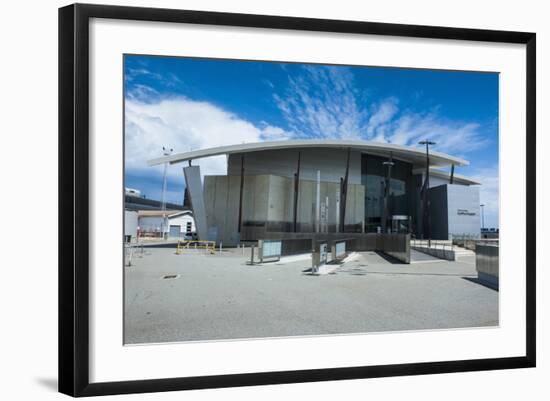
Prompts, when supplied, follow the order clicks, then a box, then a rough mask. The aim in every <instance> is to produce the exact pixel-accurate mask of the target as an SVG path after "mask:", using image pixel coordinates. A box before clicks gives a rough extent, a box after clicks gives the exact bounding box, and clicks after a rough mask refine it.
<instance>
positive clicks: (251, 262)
mask: <svg viewBox="0 0 550 401" xmlns="http://www.w3.org/2000/svg"><path fill="white" fill-rule="evenodd" d="M250 264H251V265H253V264H254V244H252V246H251V247H250Z"/></svg>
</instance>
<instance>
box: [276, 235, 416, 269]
mask: <svg viewBox="0 0 550 401" xmlns="http://www.w3.org/2000/svg"><path fill="white" fill-rule="evenodd" d="M265 235H266V237H265V239H275V240H282V241H283V255H289V254H296V253H304V252H311V250H312V249H313V244H314V243H316V242H317V241H326V242H328V243H329V248H331V247H332V244H333V242H334V241H341V240H346V250H347V251H349V252H353V251H356V252H363V251H381V252H384V253H386V254H388V255H390V256H393V257H394V258H396V259H397V260H399V261H401V262H403V263H410V260H411V257H410V238H411V237H410V235H409V234H374V233H284V232H271V233H266V234H265Z"/></svg>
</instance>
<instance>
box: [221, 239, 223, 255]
mask: <svg viewBox="0 0 550 401" xmlns="http://www.w3.org/2000/svg"><path fill="white" fill-rule="evenodd" d="M222 247H223V242H222V241H220V255H221V254H222Z"/></svg>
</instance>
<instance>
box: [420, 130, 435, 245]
mask: <svg viewBox="0 0 550 401" xmlns="http://www.w3.org/2000/svg"><path fill="white" fill-rule="evenodd" d="M418 144H419V145H426V178H425V179H424V191H423V202H422V209H423V214H424V216H423V222H424V224H423V225H424V228H423V230H422V234H423V236H426V237H428V247H430V246H431V245H432V239H431V237H432V236H431V233H430V201H429V199H428V190H429V189H430V145H435V142H432V141H428V140H425V141H420V142H418Z"/></svg>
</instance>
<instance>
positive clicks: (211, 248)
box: [176, 240, 216, 255]
mask: <svg viewBox="0 0 550 401" xmlns="http://www.w3.org/2000/svg"><path fill="white" fill-rule="evenodd" d="M185 249H203V250H204V251H205V252H210V253H211V254H214V253H215V251H216V242H215V241H199V240H197V241H195V240H180V241H178V245H177V246H176V255H181V253H182V251H183V250H185Z"/></svg>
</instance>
